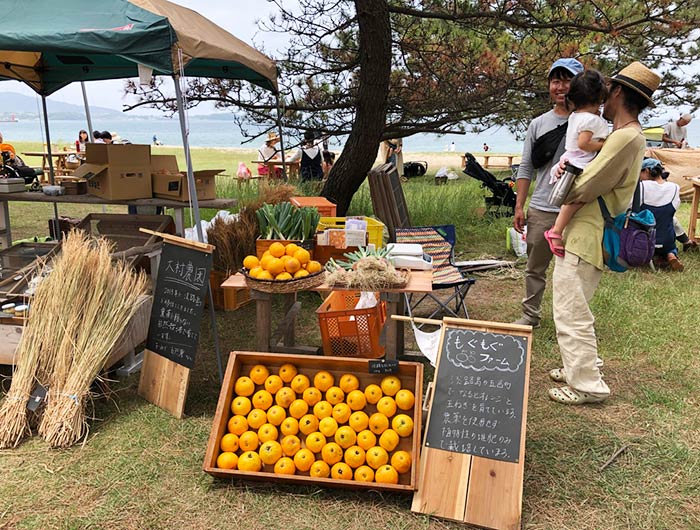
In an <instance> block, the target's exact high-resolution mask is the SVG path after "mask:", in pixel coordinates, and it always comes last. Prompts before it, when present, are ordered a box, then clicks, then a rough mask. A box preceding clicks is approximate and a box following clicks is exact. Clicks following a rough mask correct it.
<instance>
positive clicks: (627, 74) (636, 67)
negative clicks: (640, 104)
mask: <svg viewBox="0 0 700 530" xmlns="http://www.w3.org/2000/svg"><path fill="white" fill-rule="evenodd" d="M610 80H611V81H615V82H616V83H619V84H621V85H625V86H626V87H628V88H631V89H632V90H634V91H635V92H637V93H638V94H641V95H642V96H643V97H644V98H645V99H646V100H647V101H649V106H650V107H652V108H653V107H655V106H656V105H654V102H653V101H652V100H651V96H652V94H653V93H654V91H655V90H656V89H657V88H659V83H660V82H661V78H660V77H659V76H658V75H657V74H655V73H654V72H652V71H651V70H649V69H648V68H647V67H646V66H644V65H643V64H642V63H640V62H638V61H635V62H633V63H632V64H630V65H628V66H625V67H624V68H623V69H622V70H620V71H619V72H618V73H617V74H615V75H614V76H612V77H611V78H610Z"/></svg>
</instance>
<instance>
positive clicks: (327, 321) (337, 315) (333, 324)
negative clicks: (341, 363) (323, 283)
mask: <svg viewBox="0 0 700 530" xmlns="http://www.w3.org/2000/svg"><path fill="white" fill-rule="evenodd" d="M375 296H377V298H379V296H378V295H377V294H376V293H375ZM359 300H360V293H359V291H333V292H332V293H331V294H329V295H328V297H327V298H326V299H325V300H324V302H323V303H322V304H321V306H320V307H319V308H318V309H317V310H316V314H317V315H318V323H319V326H320V327H321V340H322V341H323V354H324V355H332V356H336V357H363V358H365V359H376V358H378V357H382V356H383V355H384V347H383V346H380V345H379V334H380V332H381V331H382V326H383V325H384V321H385V320H386V304H385V302H383V301H379V303H378V304H377V305H376V306H374V307H370V308H366V309H355V306H356V305H357V302H358V301H359Z"/></svg>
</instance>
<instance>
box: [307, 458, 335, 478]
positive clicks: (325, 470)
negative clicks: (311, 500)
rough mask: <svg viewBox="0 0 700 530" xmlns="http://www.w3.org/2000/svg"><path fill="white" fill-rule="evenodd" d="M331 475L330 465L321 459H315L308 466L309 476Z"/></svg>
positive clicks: (325, 476) (323, 476) (321, 476)
mask: <svg viewBox="0 0 700 530" xmlns="http://www.w3.org/2000/svg"><path fill="white" fill-rule="evenodd" d="M330 475H331V466H329V465H328V464H326V463H325V462H324V461H323V460H316V462H314V463H313V464H311V467H310V468H309V476H310V477H314V478H328V477H329V476H330Z"/></svg>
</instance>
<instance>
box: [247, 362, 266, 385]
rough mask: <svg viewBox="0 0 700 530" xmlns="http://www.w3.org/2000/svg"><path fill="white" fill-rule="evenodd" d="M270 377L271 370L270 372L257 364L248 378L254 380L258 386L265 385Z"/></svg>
mask: <svg viewBox="0 0 700 530" xmlns="http://www.w3.org/2000/svg"><path fill="white" fill-rule="evenodd" d="M268 375H270V370H268V369H267V368H266V367H265V366H263V365H262V364H256V365H255V366H253V367H252V368H251V369H250V374H248V376H249V377H250V378H251V379H252V380H253V383H255V384H256V385H263V384H265V379H267V376H268Z"/></svg>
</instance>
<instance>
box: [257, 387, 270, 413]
mask: <svg viewBox="0 0 700 530" xmlns="http://www.w3.org/2000/svg"><path fill="white" fill-rule="evenodd" d="M253 406H254V407H255V408H256V409H262V410H267V409H269V408H270V407H271V406H272V394H270V393H269V392H268V391H267V390H258V391H257V392H256V393H255V394H253Z"/></svg>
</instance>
